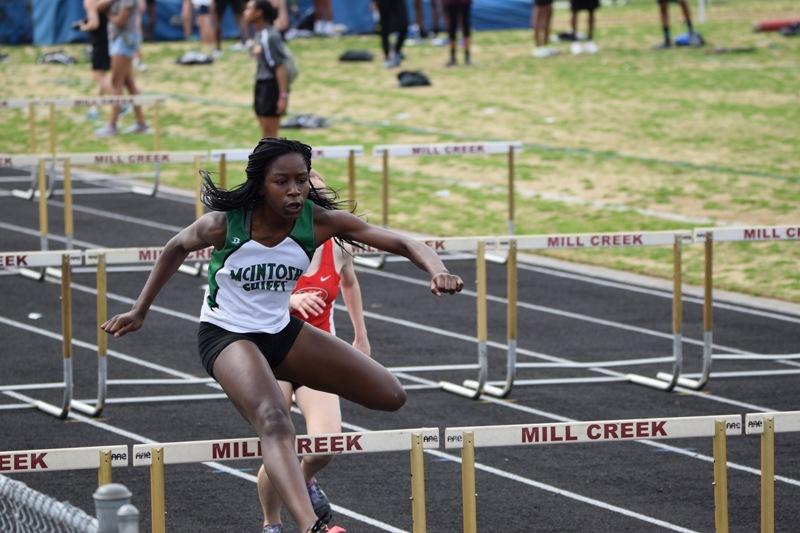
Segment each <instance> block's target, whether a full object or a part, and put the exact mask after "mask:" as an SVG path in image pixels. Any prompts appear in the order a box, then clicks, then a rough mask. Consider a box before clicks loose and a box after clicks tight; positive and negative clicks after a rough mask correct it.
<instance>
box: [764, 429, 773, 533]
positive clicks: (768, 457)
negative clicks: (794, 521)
mask: <svg viewBox="0 0 800 533" xmlns="http://www.w3.org/2000/svg"><path fill="white" fill-rule="evenodd" d="M774 532H775V419H774V418H772V417H770V418H766V419H765V420H764V432H763V433H762V434H761V533H774Z"/></svg>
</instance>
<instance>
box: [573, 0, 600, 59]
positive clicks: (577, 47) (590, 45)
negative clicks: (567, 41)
mask: <svg viewBox="0 0 800 533" xmlns="http://www.w3.org/2000/svg"><path fill="white" fill-rule="evenodd" d="M599 8H600V0H570V11H571V15H572V18H571V19H570V22H571V24H572V38H573V39H574V41H573V43H572V45H571V46H570V50H571V51H572V53H573V54H580V53H581V52H583V51H585V52H588V53H590V54H596V53H597V50H598V48H597V45H596V44H595V42H594V12H595V11H596V10H597V9H599ZM580 11H586V12H588V29H587V32H588V33H587V34H586V44H585V45H584V46H581V43H580V42H578V12H580Z"/></svg>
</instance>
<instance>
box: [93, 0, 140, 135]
mask: <svg viewBox="0 0 800 533" xmlns="http://www.w3.org/2000/svg"><path fill="white" fill-rule="evenodd" d="M97 9H98V10H103V9H107V10H108V42H109V45H108V49H109V54H110V55H111V88H112V93H113V94H115V95H122V94H123V91H124V90H125V89H127V90H128V94H130V95H131V96H135V95H137V94H139V88H138V87H137V86H136V80H135V78H134V69H133V58H134V56H135V55H136V52H137V51H138V50H139V47H140V46H141V44H142V34H141V32H139V22H140V21H139V17H141V13H140V11H139V0H98V1H97ZM133 112H134V115H135V117H136V123H135V124H133V125H132V126H130V127H128V128H126V129H125V130H123V132H122V133H150V128H149V127H148V126H147V123H146V122H145V119H144V113H143V112H142V107H141V106H139V105H135V106H133ZM119 115H120V106H119V105H118V104H114V105H113V106H112V107H111V119H110V120H109V123H108V124H106V125H105V126H103V127H102V128H100V129H98V130H95V135H96V136H97V137H111V136H114V135H116V134H117V120H118V119H119Z"/></svg>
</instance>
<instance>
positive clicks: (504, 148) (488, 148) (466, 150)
mask: <svg viewBox="0 0 800 533" xmlns="http://www.w3.org/2000/svg"><path fill="white" fill-rule="evenodd" d="M520 149H522V142H521V141H496V142H472V143H437V144H379V145H377V146H375V147H374V148H373V149H372V155H373V156H380V157H381V159H382V162H383V167H382V168H383V171H382V187H381V200H382V202H381V205H382V209H381V211H382V214H381V223H382V224H383V226H384V227H389V156H395V157H408V156H417V157H420V156H456V155H491V154H507V157H508V233H509V234H511V235H513V234H514V152H515V150H516V151H518V150H520Z"/></svg>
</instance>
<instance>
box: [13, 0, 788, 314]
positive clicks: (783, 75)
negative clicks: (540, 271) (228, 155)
mask: <svg viewBox="0 0 800 533" xmlns="http://www.w3.org/2000/svg"><path fill="white" fill-rule="evenodd" d="M793 3H794V0H764V1H760V2H752V0H725V1H723V0H715V1H714V2H713V4H712V7H711V8H710V10H709V12H708V21H707V22H706V23H705V24H702V25H698V27H699V29H700V31H701V32H702V33H703V34H704V36H705V37H706V39H707V41H708V42H709V46H707V47H706V48H704V49H699V50H683V49H677V50H671V51H667V52H655V51H651V50H650V47H651V46H652V45H653V44H655V43H656V42H658V40H659V39H660V29H659V25H658V19H657V8H656V6H655V5H654V2H652V1H649V0H639V1H635V2H632V3H631V4H630V5H627V6H609V7H604V8H603V9H601V10H600V12H599V13H598V25H599V31H598V32H597V35H596V41H597V42H598V44H599V46H600V48H601V51H600V53H599V54H598V55H596V56H587V55H580V56H571V55H569V53H568V50H567V48H566V45H561V48H562V51H563V52H565V53H564V54H562V55H561V56H559V57H555V58H549V59H534V58H532V57H531V55H530V51H531V43H530V41H531V37H530V32H529V31H506V32H481V33H478V34H476V36H475V38H474V43H475V44H474V49H473V56H474V59H475V62H476V63H477V65H476V66H474V67H472V68H465V67H459V68H455V69H446V68H445V67H444V62H445V59H446V50H445V49H444V48H434V47H430V46H428V45H425V46H414V47H412V46H409V47H408V48H407V50H406V55H407V56H408V60H407V62H406V63H405V64H404V68H411V69H422V70H423V71H424V72H425V73H426V74H428V75H429V77H430V78H431V79H432V81H433V86H432V87H429V88H415V89H400V88H398V87H397V83H396V78H395V77H394V72H388V71H386V70H385V69H384V68H383V66H382V65H381V63H380V62H379V61H375V62H373V63H357V64H342V63H338V62H337V61H336V58H337V57H338V55H339V54H340V53H341V52H342V51H344V50H347V49H370V50H373V51H377V48H378V41H377V38H376V37H374V36H357V37H347V38H341V39H329V40H321V39H320V40H317V39H310V40H302V41H295V42H293V43H292V49H293V51H294V52H295V55H296V56H297V57H298V62H299V64H300V66H301V75H300V78H299V79H298V82H297V85H296V87H295V88H294V90H293V93H292V98H291V102H290V110H291V111H292V112H295V113H298V112H306V113H315V114H319V115H323V116H325V117H329V118H330V119H331V121H332V125H331V127H329V128H327V129H324V130H306V131H298V130H284V131H283V134H284V135H286V136H289V137H298V138H301V139H302V140H304V141H305V142H308V143H309V144H312V145H337V144H363V145H364V146H365V147H366V151H367V153H371V147H372V146H373V145H374V144H378V143H411V142H415V143H417V142H445V141H466V140H517V139H518V140H522V141H523V142H525V143H526V147H525V150H524V151H523V152H522V153H520V154H519V155H518V157H517V174H516V175H517V183H518V200H517V217H516V223H517V231H518V233H560V232H590V231H592V232H594V231H623V230H663V229H675V228H691V227H696V226H704V225H711V224H735V223H745V224H800V126H798V124H800V105H798V103H800V68H798V66H799V65H800V38H794V39H791V38H784V37H781V36H780V35H778V34H774V33H773V34H756V33H753V32H752V30H751V28H752V24H753V22H755V21H758V20H764V19H770V18H787V17H789V16H790V15H794V16H798V15H800V13H798V11H797V9H796V7H797V6H796V5H794V6H793ZM672 17H673V22H674V24H673V33H674V34H678V33H682V32H683V31H684V28H683V26H682V24H681V23H680V17H679V13H678V9H677V8H676V6H673V8H672ZM581 22H583V20H582V21H581ZM567 27H568V15H567V12H566V11H563V10H559V11H557V13H556V17H555V23H554V28H555V29H556V31H559V30H563V29H566V28H567ZM716 46H723V47H729V48H733V47H749V46H753V47H755V52H752V53H728V54H713V53H710V52H711V50H712V49H714V48H715V47H716ZM188 47H189V45H187V44H185V43H166V44H148V45H145V47H144V53H145V59H146V62H147V63H148V65H149V67H150V68H149V70H148V71H147V72H145V73H140V74H138V75H137V76H138V80H139V83H140V86H141V87H142V89H143V91H144V92H146V93H162V94H167V95H171V96H174V98H172V99H170V100H169V102H168V103H167V105H166V108H165V110H164V112H163V114H162V117H163V118H162V124H163V126H164V128H165V133H164V134H163V136H162V137H163V145H164V146H163V147H164V149H166V150H189V149H209V148H223V147H248V146H252V145H254V141H255V140H257V138H258V129H257V127H256V123H255V120H254V118H253V116H252V112H251V109H250V101H251V87H252V74H253V71H254V66H253V64H252V60H251V59H249V58H248V57H247V55H246V54H243V53H234V52H226V54H225V56H224V57H223V58H222V59H221V60H219V61H217V62H216V63H215V64H214V65H213V66H210V67H178V66H175V65H174V63H173V62H174V59H175V58H176V57H177V56H178V55H179V54H180V53H181V52H182V51H183V50H185V49H187V48H188ZM66 48H67V49H68V50H69V51H70V52H71V53H73V54H74V55H76V56H79V57H80V56H81V47H80V46H77V45H76V46H70V47H66ZM5 51H7V52H9V53H10V58H9V59H8V60H7V61H5V62H4V63H2V64H0V79H2V80H3V83H2V87H3V89H2V92H3V96H4V97H9V98H24V97H34V96H39V97H41V96H54V95H65V96H74V95H86V94H90V93H93V92H94V88H93V86H92V82H91V78H90V75H89V68H88V65H87V64H86V63H82V64H80V65H76V66H72V67H61V66H41V65H35V64H34V60H35V57H36V55H37V54H38V52H39V50H37V49H35V48H33V47H19V48H7V49H6V50H5ZM125 120H126V121H125V122H123V123H122V126H123V127H124V126H125V125H127V121H129V120H131V119H130V118H128V119H125ZM58 124H59V141H58V145H59V150H60V151H111V150H135V149H150V147H151V146H152V140H151V139H150V138H149V137H143V136H130V137H117V138H114V139H110V140H96V139H94V138H93V136H92V134H91V132H92V129H93V128H95V127H97V126H98V125H99V124H98V123H93V122H89V121H86V120H85V119H84V118H83V112H78V111H75V112H72V111H68V110H66V109H64V110H61V111H60V112H59V122H58ZM0 126H1V127H0V152H24V151H26V142H27V131H26V123H25V115H24V114H23V113H19V112H15V111H10V110H6V111H4V112H3V113H2V114H0ZM45 131H46V113H45V112H40V114H39V132H40V136H39V146H40V147H44V146H46V138H45V136H44V132H45ZM505 164H506V161H505V158H504V157H503V156H487V157H460V158H433V157H427V158H422V159H416V158H414V159H412V158H404V159H400V158H396V159H394V160H393V161H392V170H393V172H392V176H391V183H392V199H391V202H392V211H391V224H392V226H394V227H397V228H402V229H407V230H413V231H418V232H425V233H430V234H436V235H486V234H498V233H504V232H505V229H506V211H505V205H506V204H505V202H506V200H505V188H504V184H505V178H506V170H505ZM317 167H318V168H319V169H320V170H321V171H322V172H323V173H324V174H325V175H327V176H328V178H329V180H330V181H331V182H332V183H333V184H334V185H336V186H339V187H340V188H342V189H343V190H345V189H344V187H343V186H344V184H345V182H344V180H345V179H346V168H345V165H344V164H343V163H338V162H332V161H320V162H319V164H318V165H317ZM357 174H358V199H359V206H358V207H359V209H358V210H359V212H361V213H363V214H366V215H367V217H368V218H369V219H370V220H372V221H375V222H378V221H379V220H380V218H379V217H380V194H379V191H380V188H379V187H380V161H379V160H378V159H377V158H373V157H372V156H371V155H369V156H364V157H362V158H360V159H359V160H358V167H357ZM166 175H167V179H168V181H169V182H170V183H171V184H173V185H176V186H180V187H191V183H192V177H191V171H190V170H189V168H187V167H175V168H171V169H168V170H167V172H166ZM233 175H236V171H235V169H234V171H233ZM445 191H446V193H445ZM670 215H679V216H681V217H685V218H683V219H678V221H676V220H675V218H674V217H673V218H670ZM684 220H685V221H684ZM154 244H156V243H154ZM552 255H554V256H558V257H561V258H564V259H567V260H572V261H580V262H589V263H595V264H600V265H605V266H610V267H613V268H619V269H627V270H631V271H636V272H640V273H645V274H650V275H656V276H662V277H669V276H670V275H671V260H670V257H671V251H670V250H669V249H667V248H663V249H645V250H631V249H618V250H587V251H564V252H557V253H553V254H552ZM684 258H685V262H686V263H685V272H686V279H687V280H688V281H689V282H690V283H696V284H697V283H700V280H701V275H702V247H699V246H690V247H688V248H687V249H686V250H685V252H684ZM798 263H800V247H798V245H797V243H796V242H788V243H760V244H747V243H739V244H723V245H719V246H718V252H717V261H716V284H717V286H718V287H719V288H724V289H728V290H736V291H740V292H745V293H751V294H757V295H764V296H771V297H776V298H781V299H786V300H791V301H796V302H797V301H800V271H799V270H798V269H797V267H796V265H797V264H798Z"/></svg>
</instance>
